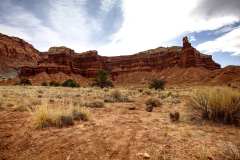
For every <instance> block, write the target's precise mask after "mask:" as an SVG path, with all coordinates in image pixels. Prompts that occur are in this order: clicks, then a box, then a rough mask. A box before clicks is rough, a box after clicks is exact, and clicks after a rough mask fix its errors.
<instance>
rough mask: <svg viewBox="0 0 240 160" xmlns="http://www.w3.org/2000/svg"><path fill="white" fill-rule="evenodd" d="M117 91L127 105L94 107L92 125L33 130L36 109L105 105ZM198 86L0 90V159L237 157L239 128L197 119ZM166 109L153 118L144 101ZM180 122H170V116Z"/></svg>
mask: <svg viewBox="0 0 240 160" xmlns="http://www.w3.org/2000/svg"><path fill="white" fill-rule="evenodd" d="M116 89H117V90H119V91H120V92H121V93H122V95H125V96H127V97H128V98H129V99H130V100H131V101H129V102H114V103H107V102H104V107H101V108H95V107H88V110H89V113H90V115H89V121H74V125H73V126H69V127H62V128H57V127H47V128H43V129H39V128H36V127H35V126H34V114H33V112H34V108H35V107H42V106H43V105H50V106H54V107H64V108H67V107H68V106H70V105H84V104H86V103H94V102H95V101H104V97H105V96H106V95H108V94H110V93H111V91H112V90H116ZM194 89H195V88H191V87H188V88H168V89H166V90H164V91H154V90H149V89H147V88H134V87H128V88H122V87H120V88H114V89H98V88H90V87H89V88H63V87H41V86H1V87H0V160H78V159H79V160H84V159H86V160H108V159H112V160H118V159H124V160H128V159H129V160H135V159H153V160H155V159H156V160H173V159H174V160H195V159H201V160H205V159H206V160H207V159H209V160H211V159H213V160H222V159H228V158H229V159H231V157H233V156H234V155H236V156H237V154H239V148H240V128H239V127H236V126H231V125H224V124H217V123H213V122H208V121H203V120H199V119H197V118H195V117H194V116H193V112H192V111H191V109H190V108H189V106H188V104H187V103H188V100H189V98H190V95H191V93H192V92H193V90H194ZM151 97H155V98H157V99H159V100H160V101H161V103H162V105H161V106H160V107H156V108H154V110H153V111H152V112H147V111H146V110H145V107H146V105H145V101H146V100H147V99H148V98H151ZM175 111H178V112H179V113H180V120H179V121H178V122H172V121H171V120H170V118H169V113H170V112H175Z"/></svg>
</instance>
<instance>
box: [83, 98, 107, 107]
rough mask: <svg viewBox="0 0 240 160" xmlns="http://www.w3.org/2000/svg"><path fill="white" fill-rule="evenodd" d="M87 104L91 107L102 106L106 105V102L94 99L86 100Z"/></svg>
mask: <svg viewBox="0 0 240 160" xmlns="http://www.w3.org/2000/svg"><path fill="white" fill-rule="evenodd" d="M85 106H86V107H89V108H102V107H104V102H103V101H100V100H94V101H91V102H86V103H85Z"/></svg>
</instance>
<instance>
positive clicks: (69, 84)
mask: <svg viewBox="0 0 240 160" xmlns="http://www.w3.org/2000/svg"><path fill="white" fill-rule="evenodd" d="M62 86H63V87H72V88H74V87H80V85H79V84H78V83H77V82H76V81H74V80H72V79H68V80H66V81H64V82H63V84H62Z"/></svg>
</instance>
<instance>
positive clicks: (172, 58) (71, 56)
mask: <svg viewBox="0 0 240 160" xmlns="http://www.w3.org/2000/svg"><path fill="white" fill-rule="evenodd" d="M41 58H42V59H41V61H39V65H38V66H35V67H29V66H27V67H22V68H21V75H22V76H30V75H34V74H38V73H41V72H46V73H49V74H51V73H56V72H63V73H66V74H70V73H75V74H81V75H83V76H85V77H94V76H95V75H96V73H97V71H98V70H100V69H104V70H107V71H109V72H110V73H111V75H112V77H113V78H114V77H116V76H118V75H120V74H123V73H132V72H145V71H149V72H151V71H160V70H163V69H166V68H170V67H181V68H188V67H203V68H206V69H209V70H215V69H219V68H220V65H219V64H216V63H215V62H214V61H213V60H212V57H211V56H207V55H203V54H201V53H200V52H198V51H197V50H196V49H195V48H193V47H192V46H191V44H190V43H189V42H188V39H187V37H185V38H184V39H183V47H170V48H162V47H160V48H156V49H152V50H148V51H144V52H140V53H137V54H134V55H130V56H117V57H103V56H100V55H98V53H97V51H87V52H84V53H80V54H76V53H75V52H74V51H73V50H71V49H69V48H66V47H52V48H50V49H49V51H48V52H46V53H42V54H41Z"/></svg>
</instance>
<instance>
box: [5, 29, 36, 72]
mask: <svg viewBox="0 0 240 160" xmlns="http://www.w3.org/2000/svg"><path fill="white" fill-rule="evenodd" d="M38 53H39V51H38V50H36V49H35V48H34V47H33V46H32V45H31V44H29V43H27V42H25V41H24V40H22V39H20V38H16V37H9V36H6V35H3V34H1V33H0V63H1V64H5V65H7V66H9V67H14V68H18V67H21V66H24V65H28V66H34V65H37V62H38V61H39V59H40V56H39V54H38Z"/></svg>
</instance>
